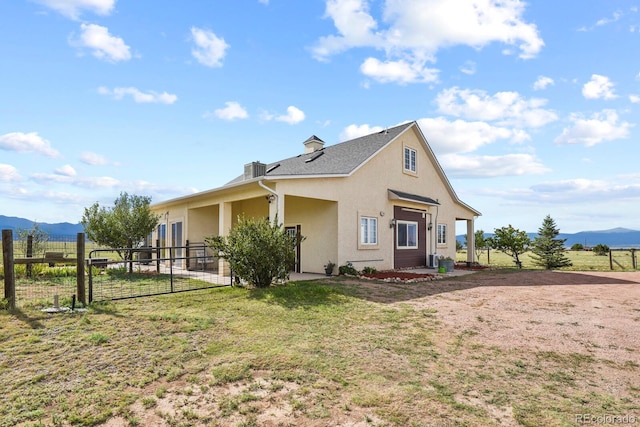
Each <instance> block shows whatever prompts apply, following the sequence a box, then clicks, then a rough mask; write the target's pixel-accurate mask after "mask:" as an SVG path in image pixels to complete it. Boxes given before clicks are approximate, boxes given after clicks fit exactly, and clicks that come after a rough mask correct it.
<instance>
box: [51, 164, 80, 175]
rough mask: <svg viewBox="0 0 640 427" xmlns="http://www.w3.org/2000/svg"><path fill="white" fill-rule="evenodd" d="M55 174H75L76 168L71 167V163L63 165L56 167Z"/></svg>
mask: <svg viewBox="0 0 640 427" xmlns="http://www.w3.org/2000/svg"><path fill="white" fill-rule="evenodd" d="M55 172H56V174H58V175H62V176H76V175H77V173H76V170H75V169H74V168H73V166H71V165H64V166H62V167H59V168H58V169H56V171H55Z"/></svg>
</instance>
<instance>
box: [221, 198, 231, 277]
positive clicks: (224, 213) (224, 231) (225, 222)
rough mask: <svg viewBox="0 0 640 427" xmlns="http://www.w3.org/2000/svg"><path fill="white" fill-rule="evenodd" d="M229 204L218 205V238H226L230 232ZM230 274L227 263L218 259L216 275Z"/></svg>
mask: <svg viewBox="0 0 640 427" xmlns="http://www.w3.org/2000/svg"><path fill="white" fill-rule="evenodd" d="M231 207H232V205H231V203H227V202H220V204H219V205H218V218H219V219H218V230H220V231H219V235H220V236H226V235H228V234H229V231H230V230H231V224H232V220H233V218H232V215H233V213H232V212H233V211H232V209H231ZM229 273H230V269H229V263H228V262H226V261H225V260H223V259H222V258H220V259H218V274H221V275H223V276H228V275H229Z"/></svg>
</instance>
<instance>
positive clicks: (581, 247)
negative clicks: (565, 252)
mask: <svg viewBox="0 0 640 427" xmlns="http://www.w3.org/2000/svg"><path fill="white" fill-rule="evenodd" d="M571 250H572V251H584V245H583V244H582V243H574V244H573V245H572V246H571Z"/></svg>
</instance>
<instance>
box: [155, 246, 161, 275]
mask: <svg viewBox="0 0 640 427" xmlns="http://www.w3.org/2000/svg"><path fill="white" fill-rule="evenodd" d="M160 255H161V252H160V239H156V273H158V274H160Z"/></svg>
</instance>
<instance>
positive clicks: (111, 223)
mask: <svg viewBox="0 0 640 427" xmlns="http://www.w3.org/2000/svg"><path fill="white" fill-rule="evenodd" d="M150 203H151V197H146V196H136V195H132V196H130V195H129V194H127V193H126V192H122V193H120V196H119V197H118V198H117V199H116V200H115V202H114V205H113V207H111V208H105V207H100V205H99V204H98V203H97V202H96V203H94V204H93V206H91V207H89V208H85V209H84V215H83V216H82V221H80V222H81V224H82V226H83V227H84V231H85V233H86V235H87V238H88V239H89V240H91V241H92V242H95V243H97V244H99V245H104V246H107V247H110V248H113V249H116V251H117V252H118V254H119V255H120V256H121V257H122V259H124V260H126V261H132V260H133V250H132V249H133V248H134V247H137V246H138V245H139V244H140V242H142V241H143V240H144V238H145V237H146V236H147V235H148V234H149V233H151V232H152V231H153V229H154V228H155V227H156V226H157V225H158V221H159V220H160V215H157V214H154V213H153V212H151V209H150V208H149V205H150ZM132 271H133V264H132V263H129V272H132Z"/></svg>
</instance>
